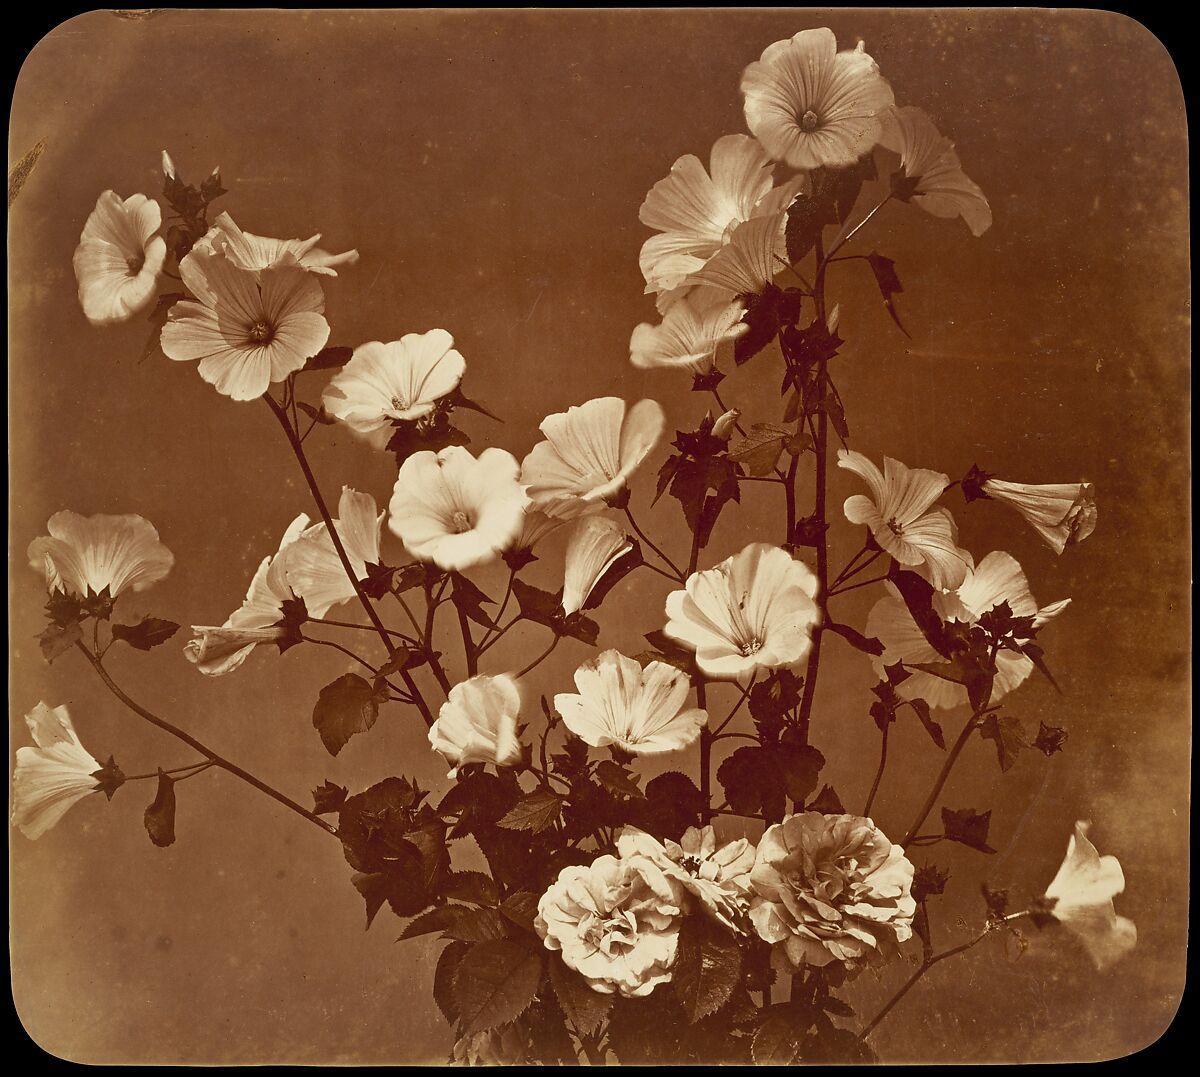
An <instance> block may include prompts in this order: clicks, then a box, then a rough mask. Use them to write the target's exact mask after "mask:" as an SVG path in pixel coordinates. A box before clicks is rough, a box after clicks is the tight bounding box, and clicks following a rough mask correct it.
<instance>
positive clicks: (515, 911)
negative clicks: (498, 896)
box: [500, 890, 538, 931]
mask: <svg viewBox="0 0 1200 1077" xmlns="http://www.w3.org/2000/svg"><path fill="white" fill-rule="evenodd" d="M537 907H538V895H537V894H534V893H531V892H530V891H528V890H518V891H516V893H513V894H509V895H508V897H506V898H505V899H504V900H503V901H502V902H500V912H501V915H503V916H504V917H505V918H506V919H508V920H510V921H511V922H512V923H514V924H516V925H517V927H520V928H524V929H525V930H526V931H533V929H534V928H533V919H534V917H535V916H536V915H537Z"/></svg>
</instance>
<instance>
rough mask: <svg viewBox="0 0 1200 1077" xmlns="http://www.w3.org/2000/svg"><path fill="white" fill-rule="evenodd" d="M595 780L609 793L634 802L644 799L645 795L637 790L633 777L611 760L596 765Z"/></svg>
mask: <svg viewBox="0 0 1200 1077" xmlns="http://www.w3.org/2000/svg"><path fill="white" fill-rule="evenodd" d="M596 778H597V779H598V780H599V782H600V784H601V785H602V786H604V788H605V789H607V790H608V791H609V792H610V793H616V794H617V795H618V796H624V797H633V798H634V799H635V800H645V799H646V794H645V793H643V792H642V791H641V790H640V789H639V788H638V785H637V782H636V781H634V779H633V775H631V774H630V773H629V771H627V770H626V769H625V768H624V767H622V766H620V765H618V764H617V763H614V762H613V761H612V760H611V759H604V760H601V761H600V762H599V763H597V764H596Z"/></svg>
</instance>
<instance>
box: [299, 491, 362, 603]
mask: <svg viewBox="0 0 1200 1077" xmlns="http://www.w3.org/2000/svg"><path fill="white" fill-rule="evenodd" d="M333 523H334V526H335V527H336V528H337V533H338V537H339V538H341V540H342V546H343V548H344V549H345V551H346V557H347V558H348V559H349V561H350V567H351V568H352V569H354V576H355V579H357V580H359V581H360V582H362V581H365V580H366V578H367V565H377V564H379V563H380V556H379V534H380V531H381V529H382V527H383V513H382V512H377V511H376V507H375V499H374V498H373V497H372V496H371V495H370V494H360V493H359V492H358V491H357V490H352V489H351V488H350V487H349V486H343V487H342V497H341V500H340V501H339V502H338V515H337V519H336V520H334V522H333ZM287 582H288V584H289V586H290V587H291V589H292V590H293V591H294V592H295V593H296V594H297V595H299V596H300V597H301V598H303V599H304V604H305V607H306V608H307V609H308V611H309V613H311V614H312V615H313V616H314V617H324V616H325V614H326V613H328V612H329V610H330V609H331V608H332V607H333V606H336V605H337V604H338V603H340V602H349V601H350V600H351V599H353V598H355V597H357V595H358V592H357V591H356V590H355V589H354V584H353V583H352V582H351V580H350V577H349V576H347V575H346V568H345V566H344V565H343V564H342V559H341V558H340V557H339V556H338V552H337V550H336V549H334V546H333V540H332V539H331V538H330V537H329V529H328V528H327V527H326V526H325V524H324V523H319V524H316V525H315V526H313V527H310V528H307V529H306V530H305V531H304V532H303V533H302V534H301V535H300V537H299V539H298V540H297V541H296V543H295V545H293V546H291V547H290V548H289V550H288V555H287Z"/></svg>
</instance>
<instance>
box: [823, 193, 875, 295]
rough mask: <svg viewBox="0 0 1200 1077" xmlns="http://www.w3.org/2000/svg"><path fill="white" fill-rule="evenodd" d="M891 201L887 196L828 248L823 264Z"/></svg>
mask: <svg viewBox="0 0 1200 1077" xmlns="http://www.w3.org/2000/svg"><path fill="white" fill-rule="evenodd" d="M891 200H892V196H891V195H890V194H888V195H887V196H886V197H885V198H884V200H883V201H882V202H880V203H879V205H877V206H875V208H874V209H872V210H871V211H870V212H869V213H868V214H867V215H866V216H865V217H864V218H863V219H862V220H861V221H859V222H858V224H856V225H855V226H854V227H853V228H851V229H850V231H849V232H847V233H846V234H845V235H844V236H842V238H841V239H839V240H838V241H837V242H836V243H834V245H833V246H832V247H830V248H829V254H828V256H827V257H826V258H825V259H824V262H825V263H826V264H828V262H829V259H830V258H832V257H833V256H834V255H835V254H836V253H837V252H838V251H839V250H841V248H842V247H844V246H845V245H846V244H847V243H849V242H850V240H852V239H853V238H854V237H855V235H857V234H858V231H859V229H861V228H862V227H863V226H864V225H866V223H867V222H868V221H869V220H870V219H871V218H872V217H874V216H875V214H876V213H878V212H879V211H880V210H881V209H883V207H884V206H886V205H887V204H888V203H889V202H890V201H891ZM818 275H819V274H818ZM818 287H819V285H818Z"/></svg>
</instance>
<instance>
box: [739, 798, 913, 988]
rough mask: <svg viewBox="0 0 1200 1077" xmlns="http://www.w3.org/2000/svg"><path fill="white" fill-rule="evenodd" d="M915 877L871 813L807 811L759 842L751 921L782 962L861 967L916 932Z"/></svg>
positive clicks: (787, 966)
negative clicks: (913, 922)
mask: <svg viewBox="0 0 1200 1077" xmlns="http://www.w3.org/2000/svg"><path fill="white" fill-rule="evenodd" d="M912 881H913V866H912V864H911V863H910V862H909V860H908V859H907V857H905V855H904V850H903V849H901V848H900V846H899V845H894V844H893V843H892V842H890V841H888V839H887V838H886V837H885V836H884V833H883V831H881V830H880V829H879V828H878V827H876V826H875V824H874V823H873V822H872V821H871V820H870V819H865V818H863V817H861V816H857V815H823V814H821V813H820V812H800V813H798V814H796V815H789V816H786V817H785V818H784V820H783V822H781V823H776V824H774V825H773V826H769V827H767V829H766V831H765V832H764V833H763V836H762V839H761V840H760V841H759V843H758V851H757V853H756V856H755V861H754V868H753V870H752V871H751V873H750V885H751V887H752V889H753V891H754V897H753V899H752V902H751V907H750V919H751V921H752V922H753V924H754V928H755V930H756V931H757V932H758V934H759V937H760V938H762V939H763V940H764V941H765V942H768V943H770V944H771V963H772V965H774V966H775V967H776V968H780V969H784V970H786V971H795V970H798V969H802V968H804V967H805V966H816V967H820V966H823V965H828V964H831V963H833V962H841V963H842V964H843V965H844V966H845V967H846V969H847V971H856V970H858V969H860V968H862V967H863V966H865V965H867V964H876V963H878V962H880V961H882V960H884V959H886V958H887V957H890V956H892V955H893V954H895V953H896V950H897V945H898V944H899V943H902V942H906V941H907V940H908V939H909V938H911V936H912V921H913V915H914V914H915V913H916V909H917V903H916V902H915V901H914V900H913V897H912V893H911V891H912Z"/></svg>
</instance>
